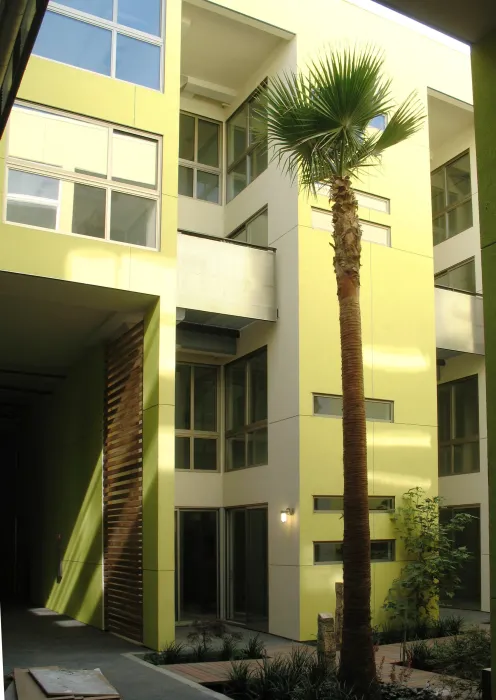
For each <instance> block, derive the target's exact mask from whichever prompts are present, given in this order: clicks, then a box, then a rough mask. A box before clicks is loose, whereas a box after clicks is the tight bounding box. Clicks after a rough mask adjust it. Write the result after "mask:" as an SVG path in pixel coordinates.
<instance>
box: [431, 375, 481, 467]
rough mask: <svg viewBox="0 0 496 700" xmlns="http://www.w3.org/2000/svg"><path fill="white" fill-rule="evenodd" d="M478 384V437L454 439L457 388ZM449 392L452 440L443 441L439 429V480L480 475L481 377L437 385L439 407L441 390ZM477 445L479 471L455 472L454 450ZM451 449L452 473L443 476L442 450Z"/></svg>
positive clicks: (474, 376)
mask: <svg viewBox="0 0 496 700" xmlns="http://www.w3.org/2000/svg"><path fill="white" fill-rule="evenodd" d="M474 380H475V382H476V384H477V426H478V434H477V437H473V436H471V437H463V438H456V437H453V435H454V434H455V430H454V425H455V420H456V401H455V387H456V386H457V385H459V384H462V383H463V382H469V381H474ZM443 389H444V390H445V391H446V390H449V394H450V398H449V401H450V439H449V440H441V439H440V437H439V428H438V477H439V478H444V477H450V476H468V475H469V474H479V473H480V415H479V398H480V397H479V375H478V374H471V375H469V376H468V377H462V378H460V379H455V380H453V381H451V382H441V383H440V384H438V385H437V391H438V398H437V403H438V406H439V392H440V391H441V390H443ZM438 425H439V420H438ZM474 443H476V444H477V445H478V450H477V456H478V460H477V469H475V470H474V471H470V472H464V473H461V474H456V473H455V471H454V467H455V459H454V453H455V450H454V448H455V447H456V446H457V445H467V444H474ZM447 447H449V448H450V472H449V474H441V473H440V467H441V459H440V456H439V455H440V453H441V449H442V448H447Z"/></svg>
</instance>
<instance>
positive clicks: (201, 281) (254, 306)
mask: <svg viewBox="0 0 496 700" xmlns="http://www.w3.org/2000/svg"><path fill="white" fill-rule="evenodd" d="M177 306H179V307H182V308H184V309H195V310H198V311H207V312H210V313H215V314H225V315H227V316H236V317H239V318H246V319H254V320H260V321H275V320H276V318H277V309H276V290H275V250H273V249H272V248H259V247H258V246H253V245H250V244H247V243H241V242H239V241H233V240H230V239H226V238H214V237H212V236H204V235H201V234H196V233H190V232H185V231H179V232H178V237H177Z"/></svg>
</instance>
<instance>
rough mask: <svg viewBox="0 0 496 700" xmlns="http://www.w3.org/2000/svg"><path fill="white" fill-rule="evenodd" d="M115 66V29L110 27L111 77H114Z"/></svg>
mask: <svg viewBox="0 0 496 700" xmlns="http://www.w3.org/2000/svg"><path fill="white" fill-rule="evenodd" d="M116 66H117V30H116V29H112V46H111V52H110V75H111V77H112V78H115V77H116Z"/></svg>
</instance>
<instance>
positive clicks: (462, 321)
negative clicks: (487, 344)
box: [434, 287, 484, 356]
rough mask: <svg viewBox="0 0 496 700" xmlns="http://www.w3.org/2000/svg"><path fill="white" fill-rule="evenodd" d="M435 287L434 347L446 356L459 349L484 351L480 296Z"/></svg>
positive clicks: (459, 350) (474, 352)
mask: <svg viewBox="0 0 496 700" xmlns="http://www.w3.org/2000/svg"><path fill="white" fill-rule="evenodd" d="M434 291H435V305H436V347H437V348H438V349H439V350H441V351H444V354H445V355H446V356H449V355H452V354H458V353H462V352H467V353H472V354H474V355H484V319H483V309H482V297H481V296H480V295H475V294H469V293H466V292H455V291H452V290H451V289H443V288H441V287H436V289H435V290H434ZM439 354H440V355H442V354H443V353H439Z"/></svg>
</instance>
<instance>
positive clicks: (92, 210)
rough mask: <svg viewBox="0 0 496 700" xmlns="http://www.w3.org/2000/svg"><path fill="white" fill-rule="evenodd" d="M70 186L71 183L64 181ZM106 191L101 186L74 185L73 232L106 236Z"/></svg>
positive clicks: (96, 236) (94, 236)
mask: <svg viewBox="0 0 496 700" xmlns="http://www.w3.org/2000/svg"><path fill="white" fill-rule="evenodd" d="M64 184H65V185H66V186H68V185H69V184H70V183H64ZM105 201H106V191H105V190H104V189H101V188H99V187H89V186H88V185H80V184H77V183H76V184H75V185H74V203H73V209H72V232H73V233H79V234H80V235H82V236H93V238H105Z"/></svg>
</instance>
